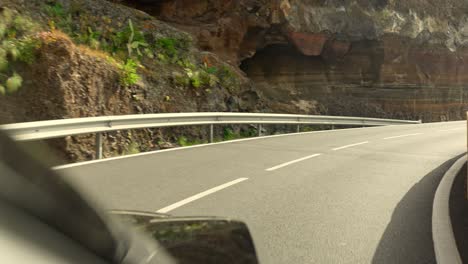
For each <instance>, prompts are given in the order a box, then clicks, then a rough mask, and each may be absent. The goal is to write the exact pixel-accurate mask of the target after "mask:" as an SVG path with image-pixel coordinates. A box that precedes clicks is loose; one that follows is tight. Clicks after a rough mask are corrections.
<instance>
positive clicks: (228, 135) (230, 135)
mask: <svg viewBox="0 0 468 264" xmlns="http://www.w3.org/2000/svg"><path fill="white" fill-rule="evenodd" d="M237 137H238V136H237V135H236V133H234V130H232V129H231V128H229V127H228V128H225V129H224V133H223V139H224V140H233V139H236V138H237Z"/></svg>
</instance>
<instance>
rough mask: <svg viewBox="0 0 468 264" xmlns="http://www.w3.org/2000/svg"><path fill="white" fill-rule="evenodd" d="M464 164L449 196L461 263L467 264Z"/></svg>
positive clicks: (467, 228)
mask: <svg viewBox="0 0 468 264" xmlns="http://www.w3.org/2000/svg"><path fill="white" fill-rule="evenodd" d="M465 195H466V164H465V166H463V169H462V170H461V173H460V174H458V175H457V177H456V178H455V182H454V183H453V188H452V193H451V195H450V216H451V219H452V228H453V232H454V234H455V240H456V241H457V247H458V251H459V252H460V257H461V258H462V261H463V263H468V250H467V249H468V202H467V201H466V198H465V197H466V196H465Z"/></svg>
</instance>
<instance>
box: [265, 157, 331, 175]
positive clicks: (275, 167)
mask: <svg viewBox="0 0 468 264" xmlns="http://www.w3.org/2000/svg"><path fill="white" fill-rule="evenodd" d="M320 155H322V154H320V153H318V154H314V155H310V156H307V157H303V158H300V159H297V160H292V161H289V162H286V163H283V164H280V165H278V166H274V167H271V168H269V169H266V171H274V170H277V169H281V168H283V167H286V166H289V165H291V164H294V163H298V162H301V161H304V160H308V159H311V158H315V157H318V156H320Z"/></svg>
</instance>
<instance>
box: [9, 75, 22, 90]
mask: <svg viewBox="0 0 468 264" xmlns="http://www.w3.org/2000/svg"><path fill="white" fill-rule="evenodd" d="M22 84H23V78H21V76H20V75H18V74H17V73H14V74H13V76H11V77H10V78H8V79H7V81H6V91H7V92H8V93H9V94H12V93H15V92H16V91H18V89H19V88H20V87H21V85H22Z"/></svg>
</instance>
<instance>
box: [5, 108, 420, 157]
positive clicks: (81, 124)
mask: <svg viewBox="0 0 468 264" xmlns="http://www.w3.org/2000/svg"><path fill="white" fill-rule="evenodd" d="M420 123H421V121H406V120H394V119H379V118H361V117H343V116H316V115H290V114H260V113H175V114H145V115H123V116H105V117H85V118H73V119H60V120H50V121H37V122H27V123H17V124H9V125H2V126H0V129H2V130H4V131H6V132H7V133H9V134H10V135H11V136H12V137H13V138H14V139H16V140H19V141H28V140H41V139H51V138H59V137H66V136H73V135H81V134H91V133H96V158H98V159H100V158H102V133H104V132H110V131H116V130H128V129H143V128H155V127H171V126H189V125H209V126H210V142H213V125H216V124H257V125H258V135H259V136H261V130H262V128H261V125H262V124H291V125H297V131H298V132H299V130H300V125H304V124H309V125H313V124H320V125H331V126H332V127H333V126H334V125H349V126H386V125H403V124H420Z"/></svg>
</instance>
